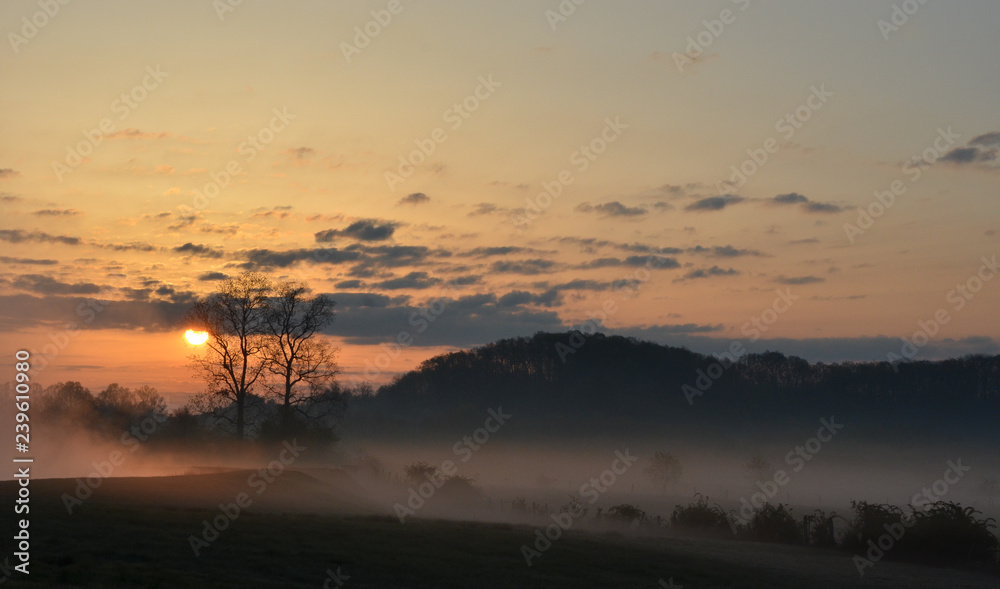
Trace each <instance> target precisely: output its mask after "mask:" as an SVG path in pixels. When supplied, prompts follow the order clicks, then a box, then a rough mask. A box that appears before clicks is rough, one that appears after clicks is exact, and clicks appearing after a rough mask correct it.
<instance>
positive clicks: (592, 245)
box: [549, 236, 684, 255]
mask: <svg viewBox="0 0 1000 589" xmlns="http://www.w3.org/2000/svg"><path fill="white" fill-rule="evenodd" d="M549 241H557V242H559V243H571V244H575V245H579V246H580V247H581V248H582V249H583V251H584V252H585V253H593V252H595V251H597V249H598V248H602V247H610V248H614V249H617V250H621V251H626V252H638V253H645V252H656V253H659V254H666V255H670V254H680V253H683V252H684V250H682V249H679V248H675V247H655V246H652V245H647V244H644V243H622V242H618V241H608V240H606V239H597V238H596V237H568V236H567V237H553V238H550V239H549Z"/></svg>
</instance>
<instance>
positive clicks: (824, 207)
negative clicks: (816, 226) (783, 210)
mask: <svg viewBox="0 0 1000 589" xmlns="http://www.w3.org/2000/svg"><path fill="white" fill-rule="evenodd" d="M771 203H772V204H776V205H801V209H802V210H804V211H806V212H807V213H839V212H841V211H843V210H844V207H841V206H839V205H835V204H830V203H825V202H816V201H812V200H809V199H808V198H807V197H805V196H803V195H801V194H799V193H797V192H789V193H788V194H779V195H777V196H775V197H774V198H772V199H771Z"/></svg>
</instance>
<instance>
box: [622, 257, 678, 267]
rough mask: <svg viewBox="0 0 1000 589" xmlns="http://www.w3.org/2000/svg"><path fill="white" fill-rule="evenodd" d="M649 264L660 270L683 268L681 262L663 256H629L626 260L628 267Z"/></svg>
mask: <svg viewBox="0 0 1000 589" xmlns="http://www.w3.org/2000/svg"><path fill="white" fill-rule="evenodd" d="M647 264H648V265H650V266H651V267H654V268H657V269H660V270H663V269H669V268H680V267H681V264H680V262H678V261H677V260H676V259H675V258H666V257H663V256H629V257H627V258H625V265H626V266H645V265H647Z"/></svg>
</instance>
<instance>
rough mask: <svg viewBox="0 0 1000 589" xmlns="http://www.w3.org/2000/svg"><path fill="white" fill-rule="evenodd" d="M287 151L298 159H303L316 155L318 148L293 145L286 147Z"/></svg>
mask: <svg viewBox="0 0 1000 589" xmlns="http://www.w3.org/2000/svg"><path fill="white" fill-rule="evenodd" d="M285 153H287V154H289V155H291V156H293V157H295V159H297V160H302V159H306V158H307V157H312V156H314V155H316V150H315V149H313V148H311V147H291V148H288V149H286V150H285Z"/></svg>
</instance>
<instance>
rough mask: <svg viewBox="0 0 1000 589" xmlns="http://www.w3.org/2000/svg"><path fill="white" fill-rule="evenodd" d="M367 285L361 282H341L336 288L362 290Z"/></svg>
mask: <svg viewBox="0 0 1000 589" xmlns="http://www.w3.org/2000/svg"><path fill="white" fill-rule="evenodd" d="M364 285H365V283H364V282H362V281H361V280H341V281H340V282H338V283H337V284H335V285H334V286H336V287H337V288H362V287H363V286H364Z"/></svg>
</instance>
